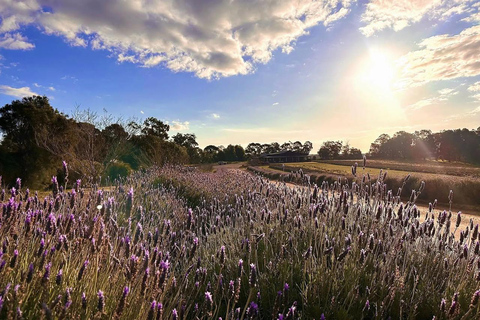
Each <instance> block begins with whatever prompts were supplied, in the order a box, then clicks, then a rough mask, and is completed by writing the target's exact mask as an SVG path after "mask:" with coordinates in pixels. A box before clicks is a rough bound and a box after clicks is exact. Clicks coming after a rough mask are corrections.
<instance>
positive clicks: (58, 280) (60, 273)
mask: <svg viewBox="0 0 480 320" xmlns="http://www.w3.org/2000/svg"><path fill="white" fill-rule="evenodd" d="M62 279H63V270H62V269H60V270H58V273H57V277H56V278H55V283H56V284H57V285H61V284H62Z"/></svg>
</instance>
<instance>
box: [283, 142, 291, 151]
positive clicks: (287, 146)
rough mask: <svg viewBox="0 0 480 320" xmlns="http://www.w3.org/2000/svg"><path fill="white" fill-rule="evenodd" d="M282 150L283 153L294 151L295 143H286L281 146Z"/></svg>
mask: <svg viewBox="0 0 480 320" xmlns="http://www.w3.org/2000/svg"><path fill="white" fill-rule="evenodd" d="M280 149H281V150H283V151H286V150H293V143H292V142H291V141H288V142H284V143H283V144H282V145H281V146H280Z"/></svg>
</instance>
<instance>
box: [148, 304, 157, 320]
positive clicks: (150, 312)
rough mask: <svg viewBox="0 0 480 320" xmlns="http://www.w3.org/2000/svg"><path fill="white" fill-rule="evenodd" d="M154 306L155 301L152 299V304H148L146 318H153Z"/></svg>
mask: <svg viewBox="0 0 480 320" xmlns="http://www.w3.org/2000/svg"><path fill="white" fill-rule="evenodd" d="M156 306H157V301H155V300H153V301H152V304H151V305H150V309H149V310H148V315H147V319H148V320H153V318H154V317H155V308H156Z"/></svg>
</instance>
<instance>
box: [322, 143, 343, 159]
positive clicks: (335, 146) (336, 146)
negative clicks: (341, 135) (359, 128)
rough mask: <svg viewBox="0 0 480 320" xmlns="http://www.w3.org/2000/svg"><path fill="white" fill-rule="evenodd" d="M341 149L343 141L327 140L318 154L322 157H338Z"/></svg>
mask: <svg viewBox="0 0 480 320" xmlns="http://www.w3.org/2000/svg"><path fill="white" fill-rule="evenodd" d="M341 150H342V142H341V141H325V142H324V143H323V144H322V146H321V147H320V149H319V150H318V155H319V156H320V159H336V158H338V156H339V154H340V151H341Z"/></svg>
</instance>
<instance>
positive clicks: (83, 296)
mask: <svg viewBox="0 0 480 320" xmlns="http://www.w3.org/2000/svg"><path fill="white" fill-rule="evenodd" d="M82 309H83V310H86V309H87V296H86V295H85V292H82Z"/></svg>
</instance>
